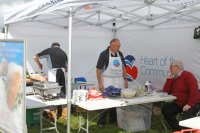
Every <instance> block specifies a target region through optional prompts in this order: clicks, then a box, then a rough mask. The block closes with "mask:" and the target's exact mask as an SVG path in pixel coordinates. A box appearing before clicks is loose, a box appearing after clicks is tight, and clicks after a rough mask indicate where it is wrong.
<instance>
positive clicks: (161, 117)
mask: <svg viewBox="0 0 200 133" xmlns="http://www.w3.org/2000/svg"><path fill="white" fill-rule="evenodd" d="M162 108H163V102H161V107H160V109H161V110H162ZM160 121H161V123H162V125H163V127H164V128H165V132H167V131H168V129H167V126H166V124H165V122H164V118H163V114H162V111H161V115H160Z"/></svg>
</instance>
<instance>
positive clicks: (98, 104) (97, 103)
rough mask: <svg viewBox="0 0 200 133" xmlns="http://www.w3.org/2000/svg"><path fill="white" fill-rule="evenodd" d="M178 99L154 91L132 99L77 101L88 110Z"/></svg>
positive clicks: (78, 104)
mask: <svg viewBox="0 0 200 133" xmlns="http://www.w3.org/2000/svg"><path fill="white" fill-rule="evenodd" d="M174 99H176V97H175V96H171V95H160V94H158V93H154V94H152V95H149V96H144V97H135V98H132V99H125V98H115V99H110V98H106V99H102V100H88V101H82V102H79V103H76V105H77V106H79V107H81V108H83V109H85V110H88V111H94V110H101V109H108V108H114V107H123V106H129V105H136V104H144V103H153V102H160V101H170V100H174Z"/></svg>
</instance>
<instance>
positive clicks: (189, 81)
mask: <svg viewBox="0 0 200 133" xmlns="http://www.w3.org/2000/svg"><path fill="white" fill-rule="evenodd" d="M170 72H171V74H170V75H169V76H168V78H167V81H166V83H165V85H164V88H163V91H164V92H167V93H168V94H172V95H173V96H176V97H177V99H176V100H175V101H174V102H172V103H170V104H167V105H165V106H164V107H163V108H162V113H163V116H164V117H165V119H166V121H167V123H168V124H169V125H170V126H171V128H172V129H173V130H174V131H179V130H181V129H183V127H181V126H179V123H178V120H177V119H176V116H177V114H178V113H181V112H183V119H188V118H192V117H194V116H196V114H197V112H198V111H200V92H199V90H198V82H197V79H196V78H195V77H194V75H193V74H192V73H190V72H188V71H185V70H184V65H183V63H182V61H180V60H175V61H173V62H172V63H171V65H170Z"/></svg>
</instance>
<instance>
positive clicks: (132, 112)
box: [117, 104, 152, 132]
mask: <svg viewBox="0 0 200 133" xmlns="http://www.w3.org/2000/svg"><path fill="white" fill-rule="evenodd" d="M144 106H146V107H147V108H146V107H143V106H140V105H134V106H126V107H120V108H117V123H118V126H119V127H120V128H122V129H123V130H125V131H128V132H139V131H147V130H149V129H150V127H151V115H152V111H151V110H150V109H148V108H152V104H144Z"/></svg>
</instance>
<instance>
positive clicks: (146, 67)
mask: <svg viewBox="0 0 200 133" xmlns="http://www.w3.org/2000/svg"><path fill="white" fill-rule="evenodd" d="M196 27H197V25H196ZM194 28H195V26H189V27H178V28H175V27H171V28H170V27H167V28H146V29H142V30H139V29H137V30H124V31H118V32H117V37H118V38H119V39H120V40H121V43H122V51H123V52H124V55H132V56H134V57H135V59H136V60H135V66H137V68H138V77H137V79H136V80H137V81H138V82H139V83H141V84H144V83H145V81H146V80H151V81H152V86H153V87H155V88H158V89H162V87H163V85H164V82H165V80H166V76H167V71H168V70H169V65H170V61H171V60H172V58H173V59H181V60H183V62H184V64H185V69H186V70H189V71H191V72H192V73H193V74H194V75H195V76H196V77H197V79H198V81H200V71H199V69H200V60H199V59H200V40H195V39H193V34H194ZM145 57H146V60H145V61H144V58H145ZM152 60H153V61H152Z"/></svg>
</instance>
